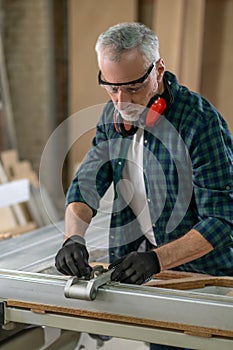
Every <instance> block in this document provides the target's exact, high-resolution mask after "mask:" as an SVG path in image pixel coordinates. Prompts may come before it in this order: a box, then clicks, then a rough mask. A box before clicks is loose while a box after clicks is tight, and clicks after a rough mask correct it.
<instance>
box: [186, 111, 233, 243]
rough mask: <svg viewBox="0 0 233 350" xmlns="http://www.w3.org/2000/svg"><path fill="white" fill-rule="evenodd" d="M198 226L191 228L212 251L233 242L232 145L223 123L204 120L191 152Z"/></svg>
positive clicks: (216, 119) (221, 121)
mask: <svg viewBox="0 0 233 350" xmlns="http://www.w3.org/2000/svg"><path fill="white" fill-rule="evenodd" d="M190 156H191V159H192V164H193V190H194V196H195V200H196V205H197V211H198V218H199V222H198V223H197V224H196V225H195V226H194V228H195V229H196V230H197V231H199V232H200V233H201V234H202V235H203V236H204V237H205V238H206V239H207V240H208V241H209V242H210V243H211V244H212V245H213V247H214V248H216V247H221V246H225V245H228V244H232V242H233V143H232V136H231V134H230V132H229V130H228V128H227V125H226V123H225V121H224V120H223V119H222V118H221V116H219V115H218V114H217V113H216V115H213V116H211V117H210V118H205V121H204V122H203V123H201V124H200V128H199V132H198V133H197V134H196V139H195V142H193V149H192V152H190Z"/></svg>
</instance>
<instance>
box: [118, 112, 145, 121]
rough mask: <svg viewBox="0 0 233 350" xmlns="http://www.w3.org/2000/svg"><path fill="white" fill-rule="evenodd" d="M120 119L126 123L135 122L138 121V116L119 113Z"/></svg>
mask: <svg viewBox="0 0 233 350" xmlns="http://www.w3.org/2000/svg"><path fill="white" fill-rule="evenodd" d="M120 114H121V116H122V118H123V119H124V120H125V121H126V122H129V123H130V122H131V123H133V122H136V121H138V120H139V117H140V114H136V113H124V112H120Z"/></svg>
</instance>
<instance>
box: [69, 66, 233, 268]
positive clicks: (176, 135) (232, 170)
mask: <svg viewBox="0 0 233 350" xmlns="http://www.w3.org/2000/svg"><path fill="white" fill-rule="evenodd" d="M165 76H166V78H167V81H168V83H169V86H170V90H171V93H172V95H173V99H174V101H173V103H172V104H171V107H170V108H169V110H168V112H167V113H166V117H164V116H163V117H162V118H161V120H160V122H159V123H158V124H157V125H155V126H154V127H152V128H147V127H145V130H144V148H143V152H144V156H143V171H144V180H145V187H146V194H147V199H148V206H149V211H150V216H151V221H152V226H153V230H154V235H155V239H156V242H157V244H158V246H160V245H163V244H166V243H168V242H171V241H173V240H175V239H177V238H179V237H181V236H182V235H184V234H185V233H186V232H188V231H189V230H190V229H192V228H194V229H196V230H197V231H199V232H200V233H201V234H202V235H203V236H204V237H205V238H206V239H207V240H208V241H209V242H210V243H211V244H212V245H213V247H214V250H213V251H212V252H210V253H209V254H207V255H205V256H204V257H201V258H199V259H196V260H194V261H192V262H190V263H187V264H184V265H182V266H179V267H177V269H179V270H184V271H194V272H200V273H208V274H213V275H233V181H232V179H233V176H232V175H233V139H232V136H231V134H230V131H229V129H228V127H227V124H226V122H225V120H224V119H223V118H222V116H221V115H220V114H219V112H218V111H217V110H216V109H215V108H214V106H212V105H211V104H210V103H209V102H208V101H207V100H206V99H204V98H203V97H202V96H200V95H199V94H197V93H194V92H191V91H190V90H189V89H187V88H186V87H184V86H181V85H179V84H178V82H177V80H176V77H175V76H174V75H173V74H171V73H169V72H166V73H165ZM113 113H114V106H113V104H112V102H111V101H110V102H109V103H108V104H107V105H106V107H105V109H104V111H103V114H102V116H101V118H100V121H99V123H98V125H97V128H96V135H95V138H94V139H93V142H92V147H91V150H90V152H89V153H88V154H87V156H86V159H85V160H84V162H83V163H82V165H81V167H80V168H79V170H78V172H77V174H76V176H75V178H74V180H73V182H72V184H71V186H70V188H69V190H68V193H67V204H68V203H71V202H84V203H86V204H87V205H89V206H90V207H91V208H92V210H93V215H95V214H96V212H97V210H98V207H99V201H100V199H101V198H102V197H103V195H104V193H105V192H106V190H107V189H108V188H109V186H110V185H111V183H113V184H114V191H115V198H114V201H113V209H112V217H111V225H110V228H109V247H110V248H109V251H110V261H113V260H114V259H115V258H118V257H120V256H122V255H125V254H127V253H129V252H130V251H132V250H137V249H138V247H139V245H140V244H141V242H142V241H143V240H144V239H145V238H144V236H143V235H142V232H141V230H140V226H139V224H138V221H137V218H136V217H135V215H134V213H133V212H132V210H131V208H130V207H129V206H128V205H127V203H125V202H124V200H123V198H122V197H121V196H120V195H119V193H118V192H117V184H118V182H119V180H120V179H121V177H122V170H123V167H124V163H125V159H127V151H128V148H129V145H130V142H132V137H131V136H129V137H122V136H121V135H120V134H119V133H118V132H117V131H116V129H115V127H114V123H113Z"/></svg>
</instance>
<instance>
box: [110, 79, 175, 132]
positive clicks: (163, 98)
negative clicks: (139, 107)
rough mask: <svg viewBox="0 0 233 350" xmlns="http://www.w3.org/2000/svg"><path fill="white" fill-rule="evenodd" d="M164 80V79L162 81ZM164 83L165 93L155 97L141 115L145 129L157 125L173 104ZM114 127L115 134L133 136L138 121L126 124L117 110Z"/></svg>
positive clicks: (167, 87) (167, 85) (169, 92)
mask: <svg viewBox="0 0 233 350" xmlns="http://www.w3.org/2000/svg"><path fill="white" fill-rule="evenodd" d="M164 80H165V79H164ZM164 82H165V87H166V88H165V91H164V93H163V94H162V95H155V96H154V97H153V98H152V99H151V100H150V102H149V103H148V105H147V109H146V113H142V115H141V116H140V122H141V124H143V125H145V126H146V127H149V128H152V127H153V126H154V125H156V124H158V123H159V121H160V119H161V115H165V113H166V112H167V111H168V109H169V108H170V106H171V104H172V103H173V96H172V94H171V91H170V87H169V84H167V82H166V81H164ZM114 126H115V129H116V131H117V132H119V133H120V134H121V135H122V136H124V137H126V136H131V135H134V134H135V133H136V132H137V130H138V121H137V122H136V123H133V124H129V123H127V122H126V121H125V120H124V119H123V118H122V116H121V114H120V112H119V111H118V110H115V112H114Z"/></svg>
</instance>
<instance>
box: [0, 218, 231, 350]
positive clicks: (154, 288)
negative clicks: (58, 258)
mask: <svg viewBox="0 0 233 350" xmlns="http://www.w3.org/2000/svg"><path fill="white" fill-rule="evenodd" d="M63 227H64V223H63V222H59V223H57V224H56V225H51V226H48V227H44V228H41V229H38V230H35V231H32V232H29V233H27V234H24V235H21V236H18V237H15V238H11V239H9V240H4V241H1V242H0V300H1V303H0V306H1V310H0V317H1V325H2V326H3V328H5V329H7V325H10V324H12V323H14V324H17V325H20V324H24V325H25V324H27V325H31V326H32V325H35V326H46V327H52V328H54V329H62V330H69V331H73V332H86V333H90V334H97V335H98V334H103V335H106V336H111V337H117V338H125V339H132V340H140V341H145V342H148V343H159V344H167V345H173V346H179V347H184V348H185V347H186V348H190V349H207V350H208V349H211V350H219V349H220V348H221V349H222V350H224V349H226V350H227V349H229V350H230V349H232V348H233V293H232V292H233V278H230V277H219V278H217V277H211V276H207V275H196V274H190V273H179V272H176V271H166V272H163V273H161V274H158V275H156V276H155V277H154V279H152V280H151V281H150V282H148V283H147V284H146V285H143V286H137V285H128V284H121V283H118V282H112V281H110V274H111V272H109V271H108V270H106V268H105V264H104V261H106V259H107V255H106V249H105V248H106V247H105V244H104V243H103V242H102V241H101V239H102V238H101V237H98V238H97V236H98V235H97V234H94V233H93V232H91V231H90V234H87V236H86V240H87V245H88V246H89V247H91V250H92V251H93V252H94V250H95V248H96V251H98V252H100V251H101V254H100V255H99V256H98V259H96V258H95V260H97V261H95V263H94V265H93V266H96V267H95V268H94V270H95V274H94V275H93V276H92V279H91V280H89V281H87V280H82V279H77V278H75V277H71V276H63V275H61V274H59V273H58V272H57V271H56V269H55V267H54V256H55V254H56V253H57V251H58V249H59V248H60V246H61V243H62V239H63V232H64V228H63ZM97 242H98V244H97ZM103 247H104V249H103ZM90 256H92V257H93V256H94V253H93V255H92V252H90Z"/></svg>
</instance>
